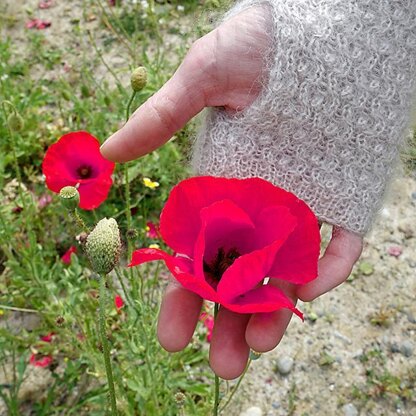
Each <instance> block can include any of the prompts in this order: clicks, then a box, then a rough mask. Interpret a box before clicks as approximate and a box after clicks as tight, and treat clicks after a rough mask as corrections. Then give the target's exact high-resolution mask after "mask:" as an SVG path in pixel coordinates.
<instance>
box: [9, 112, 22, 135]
mask: <svg viewBox="0 0 416 416" xmlns="http://www.w3.org/2000/svg"><path fill="white" fill-rule="evenodd" d="M7 124H8V126H9V128H10V130H11V131H13V132H18V131H21V130H22V129H23V126H24V124H25V122H24V120H23V117H22V116H21V115H20V114H19V113H17V112H16V113H12V114H10V115H9V117H8V118H7Z"/></svg>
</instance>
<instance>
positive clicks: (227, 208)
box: [193, 200, 254, 278]
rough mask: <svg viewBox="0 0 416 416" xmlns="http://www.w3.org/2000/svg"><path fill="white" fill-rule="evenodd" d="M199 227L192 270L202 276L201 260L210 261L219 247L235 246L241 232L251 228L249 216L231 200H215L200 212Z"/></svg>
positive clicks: (239, 239) (252, 225)
mask: <svg viewBox="0 0 416 416" xmlns="http://www.w3.org/2000/svg"><path fill="white" fill-rule="evenodd" d="M200 216H201V228H200V231H199V235H198V238H197V240H196V243H195V251H194V253H193V255H194V272H195V274H196V275H197V276H198V277H202V278H204V270H203V260H204V259H205V260H206V261H208V262H209V261H210V260H211V259H213V258H214V257H215V256H216V255H217V252H218V249H219V248H220V247H222V248H224V249H227V248H229V249H230V248H233V247H234V246H237V247H236V248H238V243H239V242H240V241H241V237H240V236H241V232H242V231H245V230H253V229H254V224H253V222H252V221H251V219H250V217H249V216H248V215H247V214H246V213H245V212H244V211H243V210H242V209H241V208H239V207H238V206H237V205H235V204H234V203H233V202H232V201H229V200H223V201H217V202H215V203H213V204H212V205H210V206H209V207H206V208H203V209H202V210H201V213H200Z"/></svg>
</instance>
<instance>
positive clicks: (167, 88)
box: [102, 7, 362, 379]
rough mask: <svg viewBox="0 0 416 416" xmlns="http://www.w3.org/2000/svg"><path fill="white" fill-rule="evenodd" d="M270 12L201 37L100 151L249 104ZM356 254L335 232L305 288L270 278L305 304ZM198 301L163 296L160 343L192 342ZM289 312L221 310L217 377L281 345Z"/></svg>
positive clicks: (234, 373) (120, 155) (354, 238)
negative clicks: (204, 113)
mask: <svg viewBox="0 0 416 416" xmlns="http://www.w3.org/2000/svg"><path fill="white" fill-rule="evenodd" d="M267 12H268V11H267V10H266V9H263V8H260V7H256V8H251V9H249V10H246V11H244V12H242V13H240V14H239V15H237V16H235V17H233V18H231V19H229V20H228V21H227V22H225V23H223V24H222V25H221V26H219V27H218V28H217V29H215V30H214V31H213V32H211V33H209V34H208V35H206V36H204V37H203V38H201V39H200V40H198V41H197V42H195V44H194V45H193V46H192V48H191V50H190V51H189V53H188V54H187V56H186V57H185V59H184V62H183V63H182V65H181V66H180V67H179V68H178V70H177V71H176V73H175V74H174V76H173V77H172V78H171V79H170V80H169V81H168V82H167V83H166V84H165V85H164V86H163V87H162V88H161V89H160V90H159V91H158V92H157V93H156V94H155V95H154V96H152V97H151V98H150V99H149V100H148V101H147V102H146V103H145V104H143V105H142V106H141V107H140V108H139V109H138V110H137V111H136V112H135V113H134V114H133V116H132V117H131V119H130V120H129V122H128V123H127V124H126V125H125V126H124V127H123V128H122V129H121V130H119V131H118V132H116V133H115V134H114V135H113V136H112V137H111V138H110V139H109V140H108V141H107V142H106V143H105V144H104V145H103V147H102V153H103V155H104V156H105V157H106V158H108V159H110V160H113V161H119V162H125V161H128V160H131V159H134V158H136V157H139V156H142V155H144V154H146V153H149V152H151V151H152V150H154V149H156V148H158V147H159V146H161V145H162V144H163V143H165V142H166V141H167V140H168V139H169V138H170V137H171V136H172V135H173V134H174V133H175V132H176V131H177V130H179V129H180V128H182V127H183V126H184V125H185V124H186V122H187V121H189V120H190V119H191V118H192V117H193V116H194V115H196V114H197V113H198V112H200V111H201V110H202V109H203V108H204V107H214V106H222V107H225V108H226V109H227V110H229V111H236V110H241V109H244V108H245V107H247V106H248V105H250V104H251V103H252V102H253V101H254V100H255V98H256V97H257V95H258V94H259V92H260V89H261V82H262V81H264V77H265V76H267V74H266V73H265V68H264V65H263V64H264V60H263V58H264V56H265V54H267V52H268V49H269V47H270V37H269V35H268V33H269V32H270V31H269V27H268V25H269V24H270V22H269V21H268V13H267ZM361 250H362V238H361V237H360V236H358V235H356V234H354V233H351V232H348V231H345V230H342V229H338V228H334V233H333V237H332V240H331V242H330V244H329V245H328V247H327V249H326V252H325V255H324V256H323V257H322V258H321V260H320V261H319V276H318V278H317V279H315V280H314V281H312V282H310V283H309V284H307V285H304V286H299V287H297V286H295V285H289V284H283V283H282V282H278V281H277V279H272V281H271V283H269V284H276V285H279V287H280V288H281V289H283V290H285V292H286V293H287V295H288V296H289V297H291V298H292V300H293V301H294V302H296V300H297V298H299V299H302V300H305V301H310V300H312V299H314V298H316V297H317V296H320V295H321V294H323V293H325V292H327V291H328V290H330V289H332V288H334V287H335V286H337V285H339V284H340V283H342V282H343V281H344V280H345V279H346V278H347V277H348V275H349V273H350V271H351V268H352V266H353V265H354V263H355V262H356V260H357V259H358V257H359V256H360V254H361ZM201 306H202V300H201V298H200V297H199V296H197V295H196V294H194V293H191V292H188V291H187V290H186V289H184V288H183V287H181V286H180V285H179V284H178V283H176V282H172V283H171V284H170V285H169V287H168V288H167V291H166V293H165V296H164V299H163V302H162V306H161V311H160V316H159V325H158V337H159V341H160V343H161V345H162V346H163V347H164V348H165V349H166V350H168V351H171V352H175V351H179V350H181V349H183V348H185V347H186V346H187V344H188V343H189V342H190V340H191V338H192V335H193V333H194V330H195V326H196V324H197V322H198V318H199V315H200V311H201ZM291 315H292V313H291V312H290V311H289V310H286V309H282V310H278V311H276V312H273V313H267V314H266V313H261V314H254V315H247V314H237V313H234V312H231V311H229V310H227V309H225V308H221V309H220V311H219V313H218V317H217V321H216V324H215V328H214V333H213V336H212V340H211V348H210V363H211V367H212V368H213V370H214V371H215V372H216V373H217V374H218V375H219V376H220V377H222V378H225V379H232V378H235V377H238V376H239V375H240V374H241V373H242V371H243V370H244V367H245V365H246V362H247V359H248V355H249V349H250V348H252V349H253V350H255V351H258V352H266V351H270V350H271V349H273V348H274V347H275V346H276V345H277V344H278V343H279V342H280V340H281V338H282V336H283V334H284V332H285V330H286V327H287V325H288V323H289V321H290V318H291Z"/></svg>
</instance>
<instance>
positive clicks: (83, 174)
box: [77, 165, 92, 179]
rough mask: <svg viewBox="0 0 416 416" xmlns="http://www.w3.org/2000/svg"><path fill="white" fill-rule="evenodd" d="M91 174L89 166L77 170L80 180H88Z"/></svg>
mask: <svg viewBox="0 0 416 416" xmlns="http://www.w3.org/2000/svg"><path fill="white" fill-rule="evenodd" d="M91 173H92V169H91V166H86V165H84V166H80V167H79V168H78V169H77V175H78V176H79V178H80V179H88V178H90V177H91Z"/></svg>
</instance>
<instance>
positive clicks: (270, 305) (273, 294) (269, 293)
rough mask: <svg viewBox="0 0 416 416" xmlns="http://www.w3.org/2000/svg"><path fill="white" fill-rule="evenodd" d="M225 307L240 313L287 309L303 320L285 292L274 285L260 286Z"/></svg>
mask: <svg viewBox="0 0 416 416" xmlns="http://www.w3.org/2000/svg"><path fill="white" fill-rule="evenodd" d="M223 305H224V306H225V307H226V308H227V309H229V310H231V311H234V312H238V313H260V312H274V311H277V310H278V309H282V308H287V309H290V310H291V311H292V312H294V313H295V314H296V315H298V316H300V317H301V318H303V315H302V313H301V312H300V311H299V310H298V309H296V308H295V306H294V305H293V303H292V302H291V300H290V299H289V298H288V297H287V296H286V295H285V294H284V292H283V291H281V290H280V289H278V288H277V287H275V286H272V285H263V286H260V287H258V288H256V289H253V290H252V291H250V292H247V293H245V294H244V295H243V296H240V297H239V298H237V300H236V301H234V302H233V303H223Z"/></svg>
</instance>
